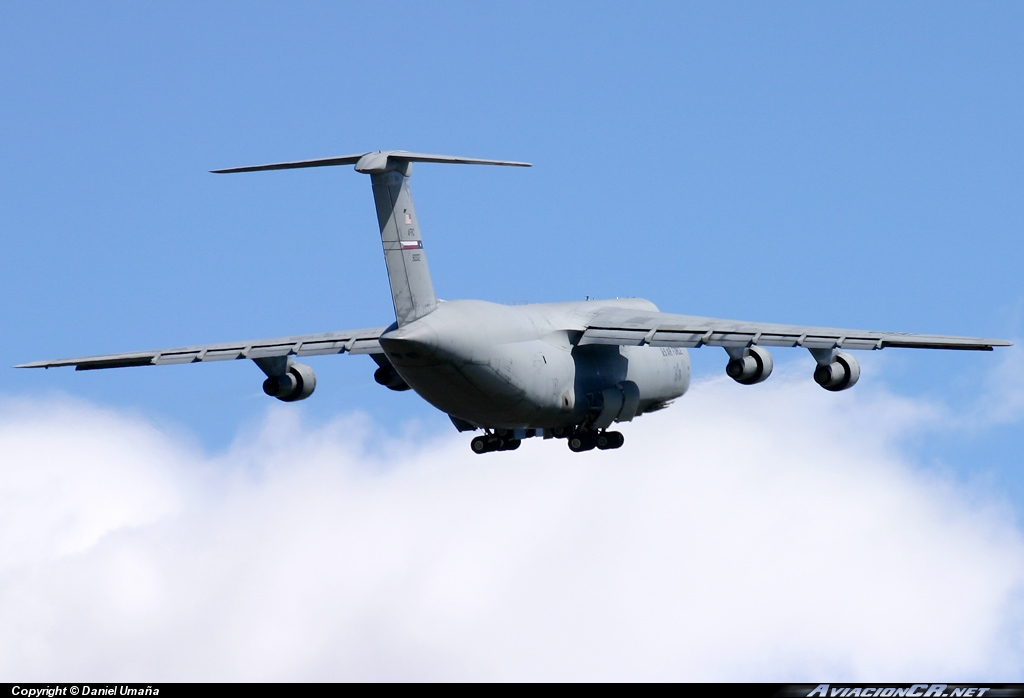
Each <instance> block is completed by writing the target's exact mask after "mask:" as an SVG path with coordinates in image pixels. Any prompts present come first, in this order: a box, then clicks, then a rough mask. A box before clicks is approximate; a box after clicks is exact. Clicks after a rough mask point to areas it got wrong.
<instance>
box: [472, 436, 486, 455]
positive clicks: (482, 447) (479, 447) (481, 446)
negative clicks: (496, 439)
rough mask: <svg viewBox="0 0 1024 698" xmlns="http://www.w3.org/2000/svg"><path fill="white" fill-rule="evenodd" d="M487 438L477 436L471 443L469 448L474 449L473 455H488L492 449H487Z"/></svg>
mask: <svg viewBox="0 0 1024 698" xmlns="http://www.w3.org/2000/svg"><path fill="white" fill-rule="evenodd" d="M488 438H489V437H487V436H477V437H476V438H474V439H473V440H472V441H470V442H469V447H470V448H472V449H473V453H487V452H488V451H490V450H491V449H489V448H487V445H488V444H487V439H488Z"/></svg>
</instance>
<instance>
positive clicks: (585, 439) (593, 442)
mask: <svg viewBox="0 0 1024 698" xmlns="http://www.w3.org/2000/svg"><path fill="white" fill-rule="evenodd" d="M568 441H569V450H570V451H572V452H573V453H582V452H583V451H590V450H592V449H594V448H599V449H601V450H602V451H608V450H611V449H613V448H621V446H622V444H624V443H625V442H626V437H624V436H623V435H622V434H620V433H619V432H617V431H601V432H592V431H590V432H584V431H580V430H577V431H574V432H573V433H572V434H570V435H569V439H568Z"/></svg>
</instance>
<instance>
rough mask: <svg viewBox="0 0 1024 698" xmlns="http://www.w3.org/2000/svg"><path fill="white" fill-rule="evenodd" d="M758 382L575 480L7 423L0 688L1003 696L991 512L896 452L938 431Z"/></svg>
mask: <svg viewBox="0 0 1024 698" xmlns="http://www.w3.org/2000/svg"><path fill="white" fill-rule="evenodd" d="M780 374H781V375H779V376H777V377H773V379H772V381H769V382H768V383H766V384H763V385H759V386H754V387H752V388H745V387H741V386H737V385H735V384H732V383H731V382H729V381H727V380H715V381H711V382H709V383H703V384H700V385H697V386H696V387H695V388H694V390H693V392H692V393H691V394H690V395H688V396H687V397H686V398H684V399H682V400H680V401H679V403H678V404H677V405H676V406H675V407H673V408H672V409H670V410H666V411H663V412H661V413H657V414H655V415H650V416H647V417H644V418H642V419H640V420H638V421H637V422H635V423H634V424H631V425H626V427H625V428H624V429H623V431H624V432H625V433H626V436H627V443H626V446H625V447H624V448H623V449H622V450H620V451H617V452H591V453H588V454H572V453H570V452H569V451H568V450H567V449H566V448H565V446H564V444H563V443H562V442H539V441H536V440H535V441H532V442H527V443H524V445H523V447H522V448H521V449H519V450H518V451H516V452H513V453H499V454H489V455H487V456H476V455H474V454H472V453H471V452H470V451H469V448H468V446H467V443H466V441H467V439H466V436H465V435H461V436H457V435H455V434H454V432H452V433H451V434H444V435H438V436H436V437H435V438H433V439H432V440H429V441H425V442H416V441H414V440H411V439H409V440H401V439H393V438H389V437H385V436H382V435H381V434H380V433H378V432H377V431H376V430H375V428H374V425H373V424H371V423H370V422H369V421H368V420H367V419H365V418H363V417H359V416H345V417H341V418H339V419H337V420H336V421H334V422H332V423H331V424H329V425H326V426H324V427H319V428H309V427H305V426H304V425H303V424H302V421H301V419H300V418H299V417H298V416H296V415H297V414H298V413H297V412H296V411H295V409H294V406H286V407H281V408H274V409H271V410H270V411H269V412H268V415H267V418H266V420H265V422H264V423H263V424H262V425H261V426H259V427H258V428H256V427H254V429H253V431H252V433H250V434H246V435H245V436H244V437H240V438H239V440H238V441H237V442H236V444H235V446H234V447H233V448H231V449H230V450H229V451H228V452H227V453H225V454H219V455H209V454H204V453H203V452H201V450H200V449H197V448H195V447H194V446H192V445H191V444H189V443H188V442H187V439H184V438H182V437H181V435H177V434H168V433H165V432H162V431H161V430H159V429H158V428H156V427H154V426H153V425H152V424H151V423H148V422H146V421H145V420H142V419H138V418H135V417H131V416H126V415H123V414H118V413H112V412H108V411H104V410H102V409H99V408H97V407H95V406H90V405H86V404H81V403H71V402H69V403H61V402H55V401H47V402H35V403H33V402H8V404H7V405H6V409H5V410H3V413H2V415H0V453H2V454H3V457H2V458H3V460H2V467H0V496H2V501H3V502H4V506H3V508H2V509H0V554H2V556H0V618H2V622H0V678H3V679H4V680H14V679H17V680H32V679H35V680H48V681H56V680H67V679H71V678H75V679H78V680H81V679H88V680H94V681H95V680H145V681H154V680H170V679H178V680H188V679H196V680H202V679H252V680H260V679H264V680H277V679H387V678H390V679H404V678H427V679H429V678H462V679H473V678H493V679H545V678H548V679H576V678H588V679H684V680H695V681H699V680H716V679H718V680H794V681H795V680H814V681H816V680H818V679H819V678H820V677H824V679H822V680H841V679H852V678H861V677H862V678H865V679H866V678H871V679H877V680H908V679H911V678H914V679H915V680H916V678H915V677H920V676H925V677H927V676H938V677H940V678H943V680H947V677H952V678H953V679H975V678H981V677H985V678H988V679H990V680H991V679H992V678H993V677H997V678H1002V679H1017V680H1020V678H1021V676H1022V674H1021V670H1020V666H1019V657H1020V652H1021V649H1022V642H1021V639H1022V629H1024V618H1022V616H1021V610H1022V608H1024V606H1022V604H1021V597H1020V592H1021V589H1022V582H1024V541H1022V536H1021V534H1020V532H1019V531H1018V530H1017V528H1016V527H1015V524H1014V519H1013V516H1012V512H1011V511H1010V510H1009V508H1008V507H1006V506H1005V505H1003V504H1001V503H1000V502H999V501H998V499H997V498H995V497H994V496H993V495H992V494H991V493H986V492H982V491H977V490H968V489H965V487H964V486H963V485H959V484H957V483H955V482H953V481H951V480H948V479H944V476H941V475H939V474H936V473H934V472H932V471H927V470H923V469H921V468H919V467H917V466H916V465H915V464H914V463H913V462H912V461H911V460H909V459H908V456H906V455H905V454H903V453H901V451H900V450H899V448H898V443H899V441H900V439H902V438H903V437H904V436H906V435H907V434H908V433H913V432H915V431H917V430H921V429H928V428H936V427H937V426H941V425H942V424H943V423H944V421H945V420H948V419H950V417H949V416H948V415H946V414H945V413H944V411H943V410H937V409H934V408H931V407H929V406H927V405H924V404H921V403H918V402H915V401H911V400H907V399H902V398H899V397H896V396H893V395H891V394H887V393H885V392H884V391H881V390H879V389H873V388H872V386H870V385H868V386H858V389H857V390H854V391H851V392H849V393H842V394H838V395H835V394H830V393H826V392H825V391H822V390H820V389H818V388H817V387H816V386H814V385H813V384H809V382H808V381H807V380H806V376H804V375H803V373H801V374H800V376H799V377H798V379H794V378H793V377H790V376H788V375H787V374H786V371H785V370H781V371H780ZM862 387H863V388H865V389H861V388H862Z"/></svg>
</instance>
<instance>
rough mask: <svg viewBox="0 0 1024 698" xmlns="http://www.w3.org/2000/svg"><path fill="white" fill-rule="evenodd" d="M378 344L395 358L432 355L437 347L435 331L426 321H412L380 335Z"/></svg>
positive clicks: (416, 357)
mask: <svg viewBox="0 0 1024 698" xmlns="http://www.w3.org/2000/svg"><path fill="white" fill-rule="evenodd" d="M380 345H381V347H383V348H384V351H385V352H386V353H387V354H388V355H389V356H393V357H394V358H397V359H418V358H422V357H427V356H433V355H434V354H435V353H436V352H437V348H438V340H437V333H436V332H434V328H432V327H430V326H429V325H427V324H426V323H422V322H414V323H411V324H409V325H406V326H405V327H399V328H398V329H395V330H392V331H391V332H388V333H387V334H384V335H381V337H380Z"/></svg>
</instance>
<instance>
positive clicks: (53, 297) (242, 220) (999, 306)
mask: <svg viewBox="0 0 1024 698" xmlns="http://www.w3.org/2000/svg"><path fill="white" fill-rule="evenodd" d="M2 18H3V21H2V22H0V32H2V40H0V90H2V94H3V95H4V99H3V100H2V103H0V129H2V134H3V137H2V138H0V162H2V163H3V167H2V168H0V225H2V230H3V233H2V234H3V239H4V241H5V245H4V254H3V255H2V256H0V292H2V295H3V298H4V299H5V300H6V302H4V303H3V304H2V305H0V330H2V331H0V337H2V340H0V364H2V365H7V366H11V365H14V364H16V363H21V362H25V361H30V360H37V359H44V358H56V357H62V356H77V355H85V354H93V353H106V352H112V351H127V350H132V349H143V348H151V347H165V346H175V345H181V344H190V343H203V342H214V341H226V340H233V339H245V338H259V337H271V336H279V335H286V334H298V333H310V332H319V331H328V330H333V329H344V328H355V327H366V326H375V325H379V324H386V323H388V322H390V321H391V320H392V319H393V310H392V308H391V302H390V297H389V293H388V288H387V280H386V275H385V271H384V265H383V260H382V255H381V252H380V246H379V245H380V243H379V237H378V236H377V230H376V221H375V217H374V212H373V207H372V200H371V196H370V188H369V183H368V182H367V181H366V178H365V177H363V176H361V175H357V174H355V173H354V172H352V171H351V169H350V168H335V169H326V170H325V169H320V170H305V171H295V172H275V173H261V174H252V175H236V176H215V175H212V174H208V170H210V169H214V168H218V167H231V166H240V165H249V164H257V163H262V162H273V161H279V160H289V159H304V158H315V157H325V156H330V155H337V154H344V153H351V152H360V151H366V150H374V149H388V148H401V149H407V150H414V151H421V152H437V153H449V154H457V155H466V156H473V157H488V158H508V159H516V160H527V161H530V162H532V163H533V164H534V167H533V168H532V169H529V170H518V169H500V168H464V167H455V166H442V165H418V166H417V168H416V172H415V175H414V178H413V193H414V196H415V199H416V203H417V207H418V211H419V216H420V221H421V224H422V228H423V233H424V238H425V240H426V247H427V250H428V252H429V259H430V264H431V271H432V273H433V277H434V283H435V287H436V289H437V291H438V294H439V295H440V296H441V297H444V298H482V299H487V300H493V301H500V302H519V301H530V302H540V301H556V300H571V299H583V298H584V297H585V296H592V297H614V296H643V297H646V298H649V299H651V300H652V301H654V302H655V303H657V304H658V305H659V306H660V307H661V309H662V310H665V311H674V312H681V313H691V314H700V315H712V316H720V317H733V318H740V319H749V320H763V321H777V322H792V323H807V324H818V325H830V326H840V327H844V326H845V327H860V328H869V329H884V330H896V331H909V332H929V333H942V334H966V335H981V336H990V337H1005V338H1009V339H1012V340H1014V341H1017V342H1020V341H1021V340H1024V288H1022V284H1021V275H1020V268H1021V261H1022V259H1024V235H1021V232H1022V230H1024V167H1022V163H1024V145H1022V144H1024V140H1022V138H1021V124H1024V71H1022V70H1021V65H1024V62H1022V61H1024V48H1022V44H1021V41H1020V37H1021V36H1024V7H1022V6H1021V5H1019V4H1013V3H991V2H986V3H980V2H979V3H970V4H968V3H962V4H953V3H910V2H907V3H899V4H892V3H856V4H854V3H784V4H764V3H731V4H722V3H705V4H690V3H675V2H673V3H647V4H643V5H641V6H638V7H630V8H628V9H627V8H625V6H623V5H621V4H611V3H608V4H592V5H590V6H588V7H587V8H586V9H585V10H584V9H581V7H580V6H579V5H577V4H568V3H552V2H543V3H529V2H519V3H509V4H504V5H498V4H490V3H487V4H480V3H464V4H459V3H440V4H438V3H401V2H398V3H389V4H387V5H386V6H382V5H379V4H355V3H344V4H343V3H302V4H299V5H298V6H294V5H293V6H288V7H285V6H273V5H268V4H252V3H227V2H225V3H215V4H211V3H192V4H190V3H176V4H174V5H173V6H172V5H163V6H153V5H151V4H148V5H143V4H131V3H90V4H87V5H67V4H49V3H20V4H9V5H7V6H6V7H5V8H4V10H3V13H2ZM776 356H777V359H776V360H777V361H778V362H780V363H781V364H785V363H786V362H789V361H793V362H802V363H801V365H802V366H803V370H804V371H805V373H806V380H807V381H808V382H809V381H810V374H811V371H812V362H811V359H810V357H809V356H807V355H806V353H805V352H798V351H796V350H793V351H783V350H779V352H777V353H776ZM859 356H860V357H861V359H862V368H863V376H862V379H861V384H860V385H858V387H857V388H856V390H862V389H863V390H866V391H872V390H874V391H887V392H888V393H889V394H892V395H894V396H897V397H898V398H900V399H906V400H912V401H919V402H920V403H922V404H928V405H932V406H933V407H934V408H935V409H939V410H946V411H948V412H950V413H951V414H953V415H960V417H962V419H960V420H959V422H958V421H957V420H956V419H954V420H952V421H949V420H947V421H943V422H941V428H939V427H936V428H935V429H932V430H927V429H925V430H924V431H913V432H912V433H908V434H907V435H906V437H905V438H902V437H901V440H899V441H900V443H901V444H902V445H903V447H905V448H906V449H907V453H909V456H908V457H909V458H910V460H911V461H912V462H914V463H916V464H918V465H919V466H920V467H923V468H925V469H929V468H934V469H935V471H936V472H952V473H953V477H954V479H955V480H956V481H959V482H965V483H966V482H971V483H977V482H982V483H983V484H984V488H985V490H986V491H988V492H990V493H998V494H999V495H1000V496H1006V497H1008V498H1009V503H1010V505H1011V506H1012V508H1013V509H1014V511H1015V512H1016V513H1017V515H1018V516H1019V515H1020V513H1022V512H1024V475H1021V473H1020V453H1021V450H1022V446H1024V439H1022V436H1021V429H1020V426H1021V421H1020V420H1021V411H1020V409H1019V406H1018V407H1014V408H1012V409H1011V408H1006V409H1005V410H1004V411H1003V412H1004V413H1001V415H1002V416H999V417H998V418H991V417H990V418H984V419H980V420H976V421H975V422H972V421H971V415H972V414H975V413H979V412H984V409H985V403H984V401H986V400H991V399H993V398H992V395H993V394H994V392H993V391H995V392H996V393H998V391H999V389H1000V386H1001V385H1002V384H1003V383H1004V382H1008V383H1012V384H1013V385H1018V384H1020V378H1021V369H1020V368H1018V366H1017V363H1016V362H1015V361H1013V360H1010V359H1008V357H1019V356H1020V355H1019V354H1016V355H1015V354H1010V353H1007V352H1003V353H1000V352H993V353H978V354H975V353H958V352H922V351H905V352H898V351H896V350H887V351H885V352H876V353H873V354H871V355H863V354H861V355H859ZM693 358H694V365H695V371H696V375H697V376H698V377H711V376H712V375H718V374H720V372H722V371H723V369H724V365H725V361H726V357H725V355H724V353H723V352H721V351H720V350H709V349H704V350H701V351H696V352H693ZM310 363H311V364H312V365H313V367H314V368H315V369H316V371H317V374H318V387H317V392H316V394H315V395H314V396H313V397H312V398H311V399H310V400H308V401H306V402H305V403H302V404H301V405H295V406H293V407H291V408H289V409H295V410H296V412H297V413H298V414H300V415H301V416H302V417H303V419H305V420H307V421H308V423H310V424H328V423H330V421H331V420H332V419H334V418H336V417H337V416H338V415H340V414H347V413H350V412H352V411H364V412H366V413H368V414H369V416H370V418H371V419H372V421H373V423H374V424H375V425H376V426H375V428H376V429H379V430H380V433H382V434H386V435H391V436H398V435H406V434H414V435H418V437H419V438H422V439H428V438H430V437H431V436H432V435H434V434H436V433H440V432H444V431H445V430H448V431H453V430H452V427H451V425H450V424H449V423H448V421H447V418H446V417H444V415H441V414H440V413H438V412H436V411H435V410H434V409H433V408H431V407H430V406H429V405H427V404H426V403H424V402H423V401H421V400H419V399H418V398H417V397H416V396H414V395H412V394H410V393H402V394H396V393H392V392H390V391H387V390H385V389H383V388H381V387H380V386H378V385H376V384H375V383H374V382H373V379H372V373H373V369H374V368H375V366H374V365H373V364H372V362H371V361H370V360H369V359H368V358H366V357H322V358H318V359H315V360H312V361H311V362H310ZM1014 380H1016V381H1017V382H1016V383H1014ZM261 381H262V374H261V373H260V372H259V371H258V370H257V369H256V368H255V367H254V366H253V365H251V364H250V363H249V362H233V363H232V364H231V365H226V364H213V365H200V366H177V367H165V368H160V369H156V368H154V369H136V370H116V371H96V372H87V373H75V372H74V371H71V370H67V369H65V370H51V371H47V372H38V371H31V372H30V371H14V370H8V371H7V374H6V378H5V380H4V383H3V389H2V392H3V394H4V396H5V399H9V400H19V399H23V398H41V399H53V400H64V399H67V398H70V399H73V400H81V401H84V402H85V403H88V404H90V405H94V406H97V407H98V408H100V409H111V410H115V411H118V413H122V414H129V415H136V416H138V417H139V418H141V419H144V420H148V422H150V423H152V424H154V425H157V426H158V427H159V428H161V429H166V430H169V431H171V432H173V433H175V434H178V436H179V437H180V438H181V439H183V440H185V441H190V442H194V443H195V444H197V447H199V448H203V449H209V450H210V451H211V452H214V453H216V452H220V451H222V450H223V449H226V448H227V447H228V445H229V444H230V443H232V441H234V440H236V439H239V438H241V439H244V438H245V435H246V434H248V433H250V432H249V431H247V430H251V429H252V428H253V427H252V425H253V424H255V423H258V422H259V420H261V419H262V418H263V416H264V415H265V414H266V411H267V409H268V402H270V401H269V399H268V398H266V397H265V396H264V395H263V394H262V392H261V390H260V385H261ZM758 389H759V388H758V387H757V386H755V387H753V388H745V387H740V386H727V387H726V388H723V390H730V391H731V392H729V393H728V394H729V395H731V396H732V398H733V399H734V400H735V409H736V411H737V412H738V413H739V412H742V411H743V410H744V409H745V405H746V401H747V397H746V395H749V393H745V392H744V391H749V390H758ZM683 399H684V400H686V399H689V398H683ZM694 399H695V398H694ZM1011 402H1012V401H1011ZM762 404H763V402H762ZM844 404H845V403H844ZM1014 404H1016V403H1014ZM838 418H839V419H842V413H841V411H840V412H839V414H838ZM950 424H961V425H962V426H960V427H950V426H949V425H950ZM963 425H966V426H963ZM853 428H854V427H853V426H851V429H853ZM240 435H241V436H240Z"/></svg>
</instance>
